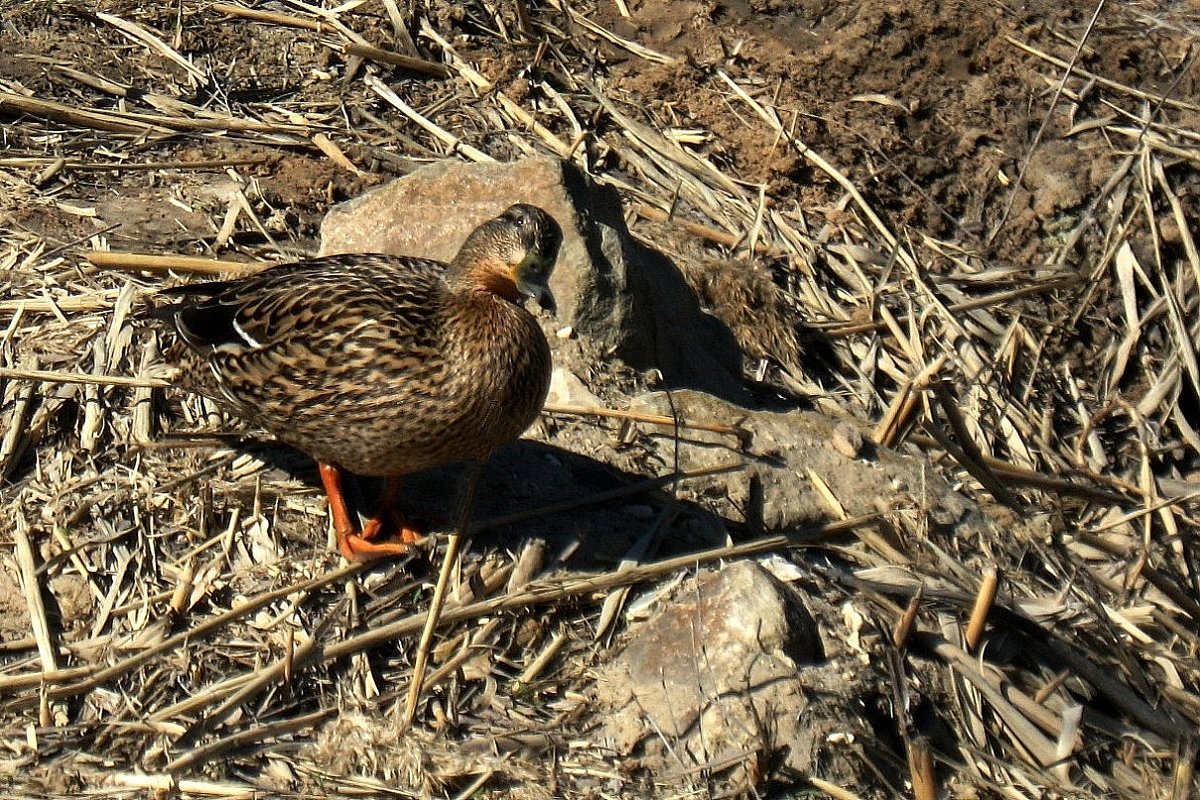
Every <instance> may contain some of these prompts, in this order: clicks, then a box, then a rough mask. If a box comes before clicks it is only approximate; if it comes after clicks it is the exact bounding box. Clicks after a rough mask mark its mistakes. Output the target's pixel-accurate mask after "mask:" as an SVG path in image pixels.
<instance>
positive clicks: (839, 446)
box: [829, 421, 863, 458]
mask: <svg viewBox="0 0 1200 800" xmlns="http://www.w3.org/2000/svg"><path fill="white" fill-rule="evenodd" d="M829 444H831V445H832V446H833V449H834V450H837V451H838V452H839V453H841V454H842V455H844V456H845V457H846V458H858V454H859V453H861V452H862V448H863V435H862V431H860V430H859V429H858V428H856V427H855V426H853V425H851V424H850V423H849V422H845V421H843V422H839V423H838V424H837V426H836V427H835V428H834V429H833V438H831V439H830V440H829Z"/></svg>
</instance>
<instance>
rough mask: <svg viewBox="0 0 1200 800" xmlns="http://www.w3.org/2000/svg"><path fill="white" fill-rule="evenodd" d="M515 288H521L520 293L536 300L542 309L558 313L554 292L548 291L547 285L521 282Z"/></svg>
mask: <svg viewBox="0 0 1200 800" xmlns="http://www.w3.org/2000/svg"><path fill="white" fill-rule="evenodd" d="M517 288H518V289H520V290H521V294H523V295H525V296H526V297H532V298H533V299H534V300H537V304H538V305H539V306H541V307H542V310H543V311H549V312H550V313H551V314H557V313H558V303H557V302H555V300H554V294H553V293H552V292H551V291H550V287H549V286H546V285H545V284H522V285H520V286H518V287H517Z"/></svg>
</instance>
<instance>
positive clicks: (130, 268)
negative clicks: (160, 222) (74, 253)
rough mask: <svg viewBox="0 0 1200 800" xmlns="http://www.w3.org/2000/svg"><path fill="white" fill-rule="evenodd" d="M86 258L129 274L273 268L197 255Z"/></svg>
mask: <svg viewBox="0 0 1200 800" xmlns="http://www.w3.org/2000/svg"><path fill="white" fill-rule="evenodd" d="M84 258H86V259H87V260H88V261H90V262H91V263H92V264H95V265H96V266H97V267H100V268H102V269H117V270H124V271H126V272H146V271H148V272H167V271H168V270H174V271H176V272H188V273H193V274H197V275H231V274H234V275H236V274H245V275H250V274H253V273H255V272H259V271H260V270H263V269H266V268H267V267H269V266H271V264H270V263H269V262H265V261H262V262H253V261H251V262H246V261H222V260H221V259H217V258H199V257H197V256H175V255H167V256H156V255H149V254H147V253H115V252H112V251H108V250H101V251H96V252H92V253H85V254H84Z"/></svg>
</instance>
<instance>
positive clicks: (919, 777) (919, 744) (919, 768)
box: [904, 736, 938, 800]
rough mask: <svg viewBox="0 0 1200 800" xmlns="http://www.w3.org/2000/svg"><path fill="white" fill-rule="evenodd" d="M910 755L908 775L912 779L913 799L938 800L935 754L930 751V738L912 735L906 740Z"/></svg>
mask: <svg viewBox="0 0 1200 800" xmlns="http://www.w3.org/2000/svg"><path fill="white" fill-rule="evenodd" d="M904 749H905V752H906V753H907V755H908V775H909V780H911V781H912V787H913V800H937V796H938V793H937V781H936V780H935V779H934V772H933V754H932V753H930V751H929V740H928V739H926V738H925V737H924V736H912V737H909V738H906V739H905V740H904Z"/></svg>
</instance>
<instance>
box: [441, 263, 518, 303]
mask: <svg viewBox="0 0 1200 800" xmlns="http://www.w3.org/2000/svg"><path fill="white" fill-rule="evenodd" d="M446 280H447V281H448V282H449V284H450V287H451V288H452V289H453V290H454V291H456V292H463V293H465V294H468V295H479V294H488V295H495V296H496V297H500V298H502V299H504V300H508V301H509V302H510V303H520V302H521V297H522V296H521V291H520V289H518V288H517V284H516V283H515V282H514V281H513V279H512V278H511V277H509V275H508V270H507V269H506V268H505V265H504V264H501V263H498V262H493V261H482V260H478V259H475V260H472V261H470V263H463V261H462V259H460V258H456V259H455V260H454V261H452V262H450V267H449V269H447V270H446Z"/></svg>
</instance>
